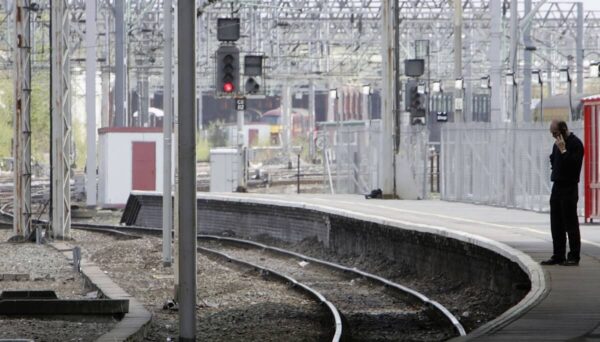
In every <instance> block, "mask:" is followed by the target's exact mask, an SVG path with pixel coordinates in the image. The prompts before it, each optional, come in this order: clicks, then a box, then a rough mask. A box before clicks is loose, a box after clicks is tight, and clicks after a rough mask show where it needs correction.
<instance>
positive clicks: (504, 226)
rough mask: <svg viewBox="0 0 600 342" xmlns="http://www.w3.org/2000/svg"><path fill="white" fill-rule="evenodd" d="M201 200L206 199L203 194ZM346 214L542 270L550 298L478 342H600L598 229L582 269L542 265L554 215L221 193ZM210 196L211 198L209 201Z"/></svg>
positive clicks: (587, 239)
mask: <svg viewBox="0 0 600 342" xmlns="http://www.w3.org/2000/svg"><path fill="white" fill-rule="evenodd" d="M200 196H202V195H200ZM217 196H223V197H228V198H232V199H233V198H236V199H242V200H243V199H245V200H250V201H253V200H267V201H276V202H278V204H280V205H286V203H288V204H289V205H292V206H297V205H302V204H305V205H309V206H311V207H314V206H319V207H322V208H324V209H327V208H329V209H339V210H345V211H349V212H353V213H357V214H361V215H366V216H369V217H378V218H382V219H388V220H394V221H398V222H403V223H404V224H405V225H415V226H422V227H427V226H431V227H443V228H446V229H449V230H451V231H456V232H463V233H468V234H471V235H476V236H480V237H483V238H487V239H492V240H495V241H497V242H500V243H502V244H505V245H508V246H509V247H512V248H513V249H516V250H519V251H521V252H523V253H524V254H525V255H526V256H529V257H530V258H531V259H533V261H535V262H534V263H533V265H534V267H537V268H539V269H541V270H542V271H541V273H540V274H543V277H544V279H545V286H546V289H547V291H546V293H545V295H544V296H543V297H542V298H541V299H539V300H538V301H537V302H536V303H535V304H534V305H533V306H532V307H531V308H528V309H527V310H526V312H525V313H523V314H521V315H520V316H519V317H517V318H516V319H515V320H512V321H511V322H510V323H508V324H504V325H503V326H502V327H501V328H499V329H497V330H492V331H490V332H488V333H486V334H485V335H484V336H479V337H477V338H475V340H477V341H600V327H599V325H600V225H585V224H581V238H582V255H581V262H580V266H579V267H566V266H544V267H543V268H542V267H541V266H538V264H537V263H538V262H539V261H541V260H544V259H547V258H549V257H550V256H551V254H552V238H551V235H550V215H549V214H548V213H535V212H529V211H524V210H515V209H505V208H497V207H489V206H482V205H473V204H465V203H455V202H446V201H436V200H427V201H406V200H375V199H369V200H366V199H365V198H364V197H363V196H358V195H314V194H306V195H266V194H219V195H217ZM208 197H212V196H210V195H209V196H208Z"/></svg>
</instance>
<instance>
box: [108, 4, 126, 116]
mask: <svg viewBox="0 0 600 342" xmlns="http://www.w3.org/2000/svg"><path fill="white" fill-rule="evenodd" d="M124 3H125V1H115V12H114V13H115V119H114V122H112V125H113V126H115V127H124V126H127V115H126V114H127V113H126V110H127V105H126V102H127V90H126V87H125V84H126V80H125V77H126V75H127V58H126V57H125V56H126V52H125V51H127V46H126V45H125V41H126V37H125V9H124Z"/></svg>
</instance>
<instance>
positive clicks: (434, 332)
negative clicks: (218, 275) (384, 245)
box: [4, 214, 465, 341]
mask: <svg viewBox="0 0 600 342" xmlns="http://www.w3.org/2000/svg"><path fill="white" fill-rule="evenodd" d="M5 215H6V214H5ZM5 215H4V216H5ZM5 217H6V216H5ZM72 227H73V228H74V229H84V230H90V231H95V232H101V233H105V234H111V235H113V236H114V235H116V236H117V238H125V239H127V238H139V237H140V236H139V235H140V234H141V235H161V234H162V230H161V229H157V228H146V227H122V226H112V225H98V224H88V223H77V222H73V224H72ZM198 245H199V247H198V248H199V249H198V250H199V252H200V253H204V254H207V255H209V256H211V257H212V258H218V259H219V260H221V262H224V263H231V262H234V263H236V264H238V265H241V266H242V267H246V268H251V269H254V270H258V271H259V272H258V274H260V275H261V276H263V277H265V276H268V277H269V278H275V279H278V280H280V281H282V282H284V283H288V284H291V285H292V286H293V288H294V289H296V290H299V291H302V292H304V293H306V294H307V295H308V296H309V297H311V298H313V299H314V300H316V301H317V302H318V303H321V304H323V306H324V308H326V309H327V310H328V312H329V317H330V322H329V323H328V324H329V328H328V329H327V330H328V331H329V330H331V331H333V333H332V336H331V340H332V341H374V340H377V341H398V340H413V341H441V340H447V339H449V338H451V337H454V336H459V335H465V330H464V328H463V327H462V326H461V324H460V323H459V321H458V320H457V319H456V318H455V317H454V316H453V315H452V314H451V313H450V312H449V311H448V310H447V309H445V308H444V307H443V306H441V305H440V304H438V303H437V302H435V301H432V300H430V299H428V298H427V297H425V296H424V295H422V294H420V293H418V292H416V291H414V290H412V289H409V288H406V287H404V286H402V285H399V284H395V283H393V282H391V281H389V280H387V279H383V278H380V277H378V276H375V275H372V274H369V273H366V272H362V271H360V270H357V269H353V268H348V267H345V266H341V265H338V264H334V263H330V262H327V261H322V260H318V259H314V258H311V257H308V256H304V255H301V254H298V253H295V252H291V251H287V250H283V249H279V248H275V247H270V246H267V245H263V244H260V243H256V242H253V241H247V240H241V239H233V238H226V237H219V236H209V235H198Z"/></svg>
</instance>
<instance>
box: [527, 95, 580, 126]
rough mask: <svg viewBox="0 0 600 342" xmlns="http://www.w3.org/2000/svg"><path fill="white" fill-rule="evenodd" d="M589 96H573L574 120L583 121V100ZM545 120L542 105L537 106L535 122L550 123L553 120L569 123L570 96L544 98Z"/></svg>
mask: <svg viewBox="0 0 600 342" xmlns="http://www.w3.org/2000/svg"><path fill="white" fill-rule="evenodd" d="M586 96H589V95H585V94H573V95H572V96H571V105H572V106H573V118H572V119H573V120H581V118H582V115H583V103H582V102H581V99H582V98H584V97H586ZM543 106H544V107H543V108H544V110H543V118H542V117H541V115H542V110H541V107H540V103H539V102H538V104H537V105H536V107H535V108H534V110H533V121H535V122H539V121H542V119H543V121H544V122H549V121H551V120H553V119H558V120H565V121H569V111H570V104H569V96H568V95H554V96H550V97H548V98H544V101H543Z"/></svg>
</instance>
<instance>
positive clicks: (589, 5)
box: [566, 0, 600, 11]
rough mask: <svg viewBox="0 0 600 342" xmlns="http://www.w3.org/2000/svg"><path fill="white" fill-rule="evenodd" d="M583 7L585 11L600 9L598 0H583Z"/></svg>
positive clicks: (567, 0)
mask: <svg viewBox="0 0 600 342" xmlns="http://www.w3.org/2000/svg"><path fill="white" fill-rule="evenodd" d="M566 2H577V1H572V0H566ZM582 2H583V9H584V10H585V11H589V10H593V11H600V1H598V0H583V1H582Z"/></svg>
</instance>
